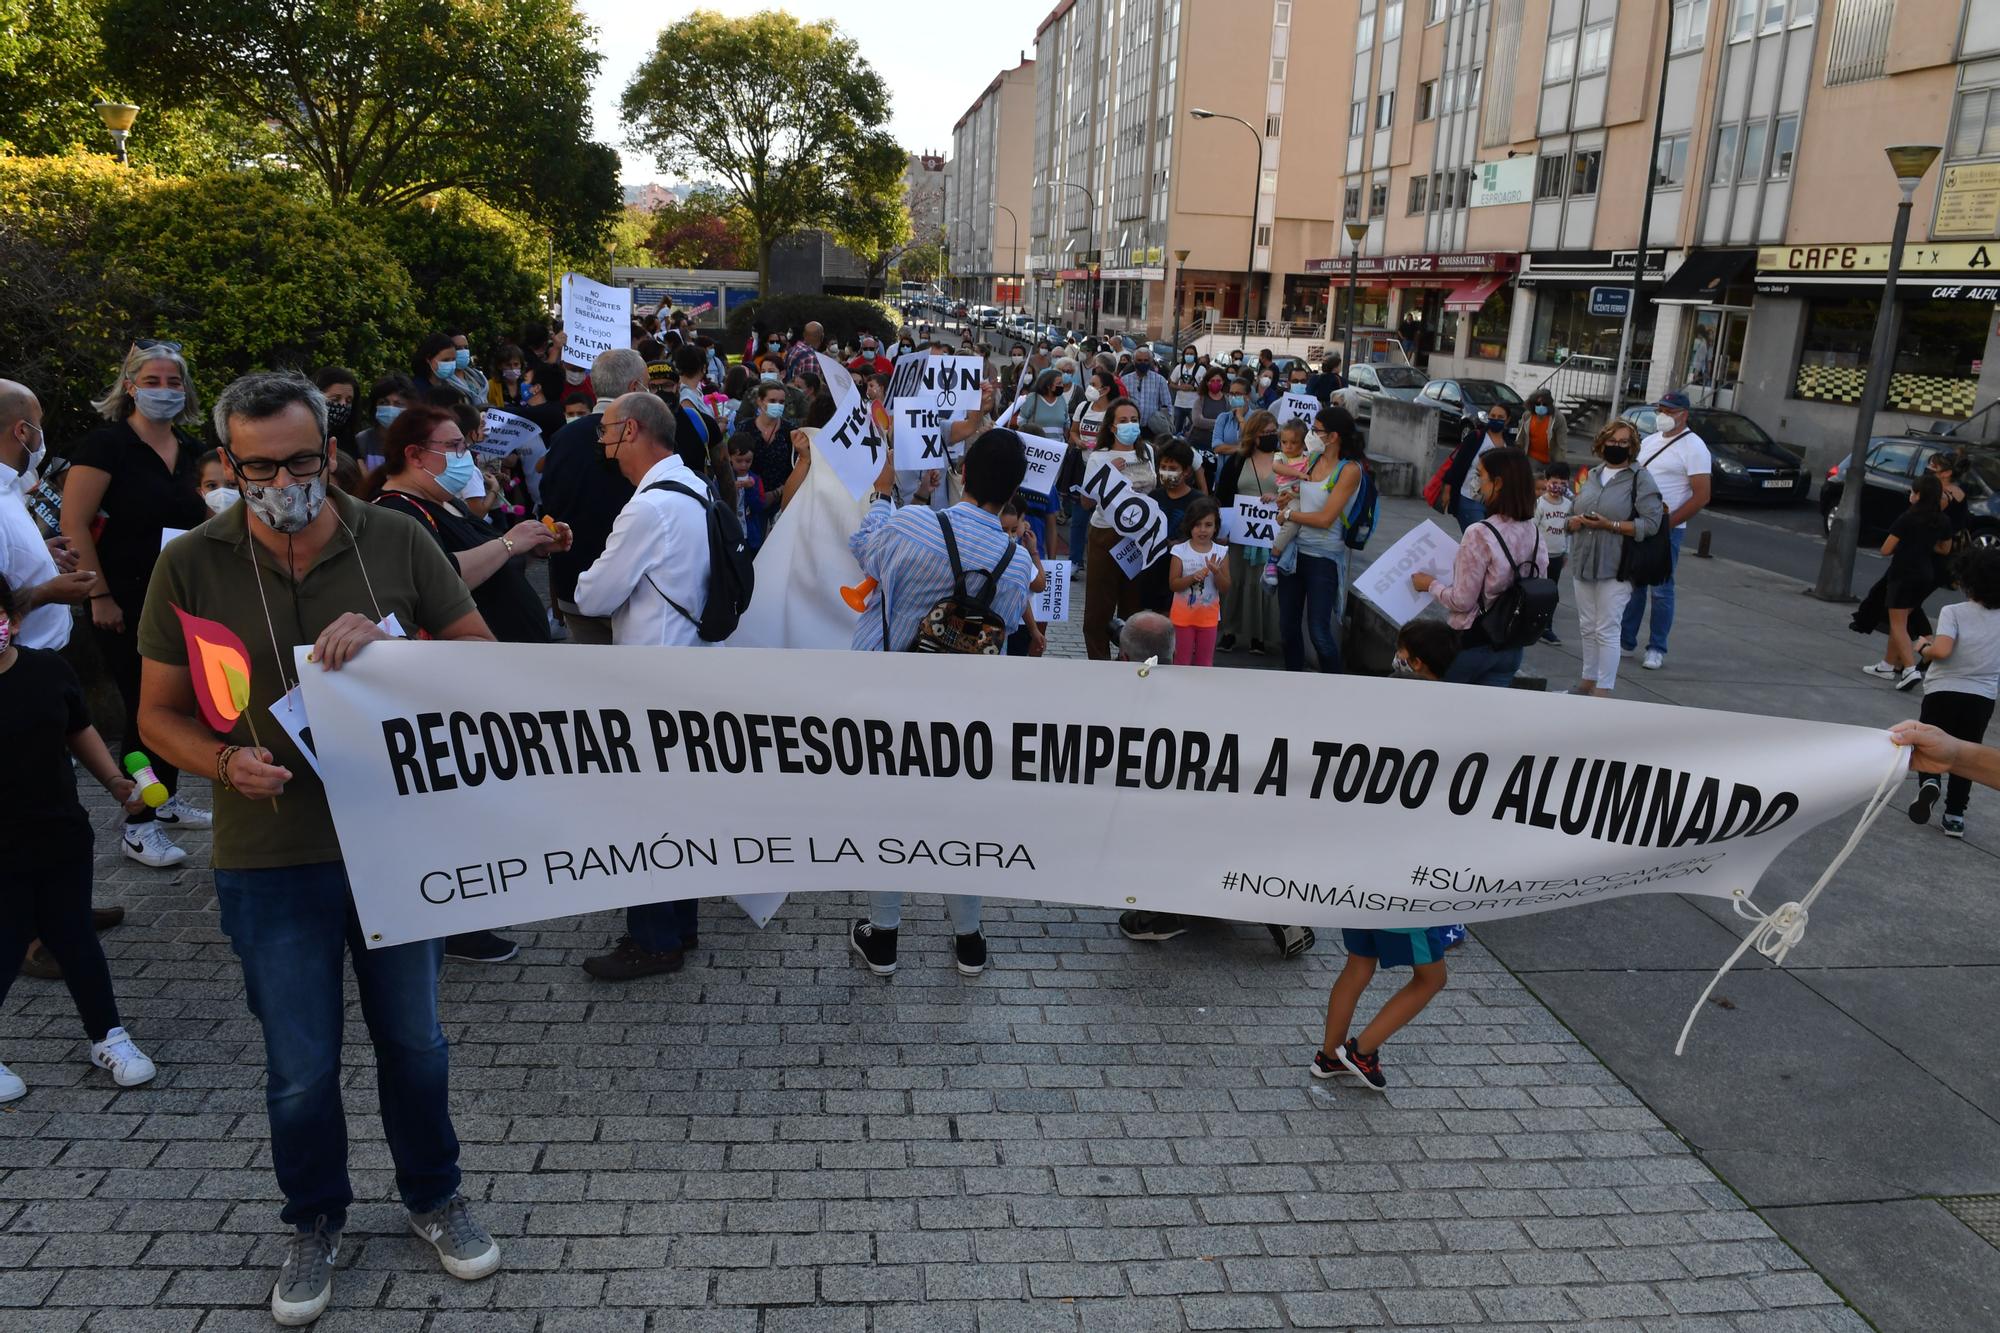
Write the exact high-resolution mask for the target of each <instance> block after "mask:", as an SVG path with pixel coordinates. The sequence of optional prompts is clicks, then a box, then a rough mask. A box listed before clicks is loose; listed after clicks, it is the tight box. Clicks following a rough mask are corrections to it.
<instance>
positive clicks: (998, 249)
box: [944, 54, 1035, 306]
mask: <svg viewBox="0 0 2000 1333" xmlns="http://www.w3.org/2000/svg"><path fill="white" fill-rule="evenodd" d="M1034 97H1035V62H1034V61H1033V60H1031V59H1029V58H1028V57H1027V56H1026V55H1025V54H1023V55H1022V57H1021V60H1020V63H1019V64H1017V65H1015V66H1014V67H1013V68H1012V69H1009V70H1003V71H1001V72H1000V73H999V74H996V75H994V76H993V81H992V82H991V83H989V84H987V85H986V87H985V88H984V89H983V90H981V92H980V94H979V96H977V97H975V98H974V99H973V100H972V105H971V106H969V107H967V108H966V110H965V114H964V115H962V116H960V117H959V118H958V123H957V124H956V125H954V126H952V131H951V133H952V162H951V168H950V180H949V182H948V187H947V193H946V197H945V205H944V228H945V246H946V248H947V249H948V250H949V252H950V261H951V274H952V287H951V291H952V293H953V295H956V296H961V297H964V298H965V299H966V300H968V301H972V302H975V303H977V304H981V305H997V306H1018V305H1020V304H1021V278H1022V274H1023V272H1024V271H1025V268H1026V263H1027V257H1028V249H1027V246H1028V232H1027V225H1028V197H1029V189H1028V179H1029V174H1030V172H1029V148H1030V144H1031V141H1032V135H1033V129H1034Z"/></svg>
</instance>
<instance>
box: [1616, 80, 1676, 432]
mask: <svg viewBox="0 0 2000 1333" xmlns="http://www.w3.org/2000/svg"><path fill="white" fill-rule="evenodd" d="M1658 73H1659V76H1660V91H1659V96H1658V99H1657V101H1656V103H1655V105H1654V107H1653V155H1652V156H1651V157H1649V158H1647V159H1646V160H1647V162H1648V163H1649V164H1650V165H1648V166H1647V168H1646V196H1645V201H1644V202H1643V203H1641V204H1640V205H1639V253H1638V254H1637V255H1634V256H1633V258H1632V288H1631V291H1630V292H1629V293H1627V295H1626V297H1625V322H1624V324H1623V325H1622V326H1621V327H1620V328H1619V330H1618V360H1617V362H1616V363H1615V364H1614V365H1613V367H1612V371H1611V410H1610V412H1609V413H1607V414H1606V415H1605V418H1604V419H1605V420H1606V421H1616V420H1617V419H1618V409H1619V407H1620V406H1621V405H1622V404H1623V403H1624V400H1625V375H1626V367H1628V366H1630V365H1631V363H1632V321H1633V320H1635V319H1637V318H1638V317H1639V284H1640V283H1642V282H1644V281H1645V280H1646V249H1647V243H1648V242H1649V241H1650V240H1651V239H1652V234H1653V173H1654V172H1656V171H1658V170H1659V169H1660V130H1661V127H1662V126H1663V125H1665V123H1666V119H1667V71H1666V68H1665V66H1664V65H1663V66H1662V67H1661V68H1660V70H1659V71H1658ZM1659 354H1660V349H1659V346H1658V344H1657V342H1656V343H1655V345H1654V348H1653V355H1654V357H1655V358H1657V357H1658V356H1659Z"/></svg>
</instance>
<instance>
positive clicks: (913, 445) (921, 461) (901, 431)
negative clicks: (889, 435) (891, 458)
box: [889, 398, 952, 472]
mask: <svg viewBox="0 0 2000 1333" xmlns="http://www.w3.org/2000/svg"><path fill="white" fill-rule="evenodd" d="M889 410H890V411H891V412H892V413H894V414H895V422H896V466H897V467H898V468H899V469H901V470H902V471H905V472H919V471H923V470H924V469H927V468H936V467H943V466H944V465H945V464H946V463H947V462H948V461H950V460H949V458H948V457H947V455H946V452H945V445H944V435H945V427H946V426H948V425H950V424H951V418H952V413H951V411H950V410H949V409H946V410H944V411H939V410H938V408H937V407H936V406H934V405H933V404H932V402H931V400H930V399H928V398H897V399H894V400H892V401H891V402H890V404H889Z"/></svg>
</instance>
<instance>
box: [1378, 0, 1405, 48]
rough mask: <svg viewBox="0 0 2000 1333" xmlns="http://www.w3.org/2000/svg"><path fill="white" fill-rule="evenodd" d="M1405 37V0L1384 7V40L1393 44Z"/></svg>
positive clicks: (1393, 0)
mask: <svg viewBox="0 0 2000 1333" xmlns="http://www.w3.org/2000/svg"><path fill="white" fill-rule="evenodd" d="M1402 35H1403V0H1390V3H1388V4H1386V5H1384V6H1382V40H1383V41H1385V42H1393V41H1395V40H1396V39H1397V38H1398V37H1401V36H1402Z"/></svg>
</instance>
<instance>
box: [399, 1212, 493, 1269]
mask: <svg viewBox="0 0 2000 1333" xmlns="http://www.w3.org/2000/svg"><path fill="white" fill-rule="evenodd" d="M410 1230H412V1231H414V1232H416V1233H417V1235H418V1236H419V1237H421V1238H422V1239H424V1240H427V1241H429V1242H430V1243H431V1244H432V1245H434V1246H436V1247H437V1252H438V1258H439V1259H440V1260H442V1261H443V1263H444V1271H445V1272H447V1273H449V1274H451V1275H452V1276H453V1277H455V1278H461V1279H463V1280H464V1281H467V1282H472V1281H476V1280H477V1279H479V1278H482V1277H485V1276H486V1275H487V1274H488V1273H491V1272H492V1271H493V1270H494V1269H496V1268H498V1267H499V1266H500V1242H498V1241H496V1240H494V1239H493V1237H492V1235H491V1234H489V1233H488V1232H487V1230H486V1228H485V1227H483V1226H480V1225H479V1223H478V1222H476V1221H474V1220H473V1217H472V1205H471V1204H470V1203H468V1202H466V1198H465V1196H464V1195H463V1194H454V1195H452V1196H451V1199H450V1200H449V1201H448V1202H447V1203H446V1204H445V1206H444V1207H442V1208H440V1209H438V1210H437V1211H436V1212H433V1213H411V1214H410Z"/></svg>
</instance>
